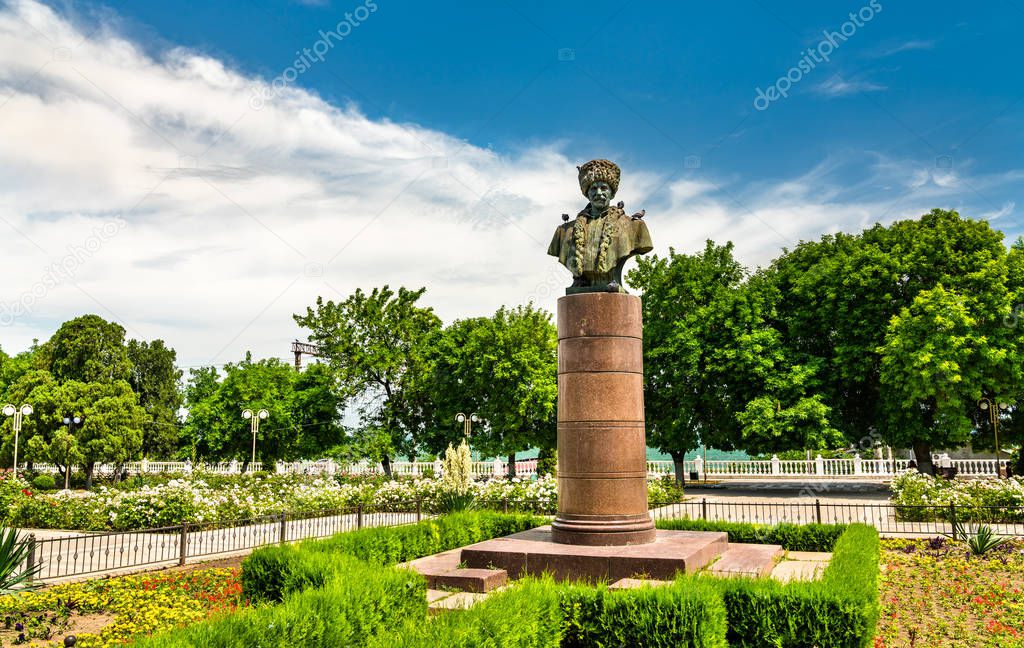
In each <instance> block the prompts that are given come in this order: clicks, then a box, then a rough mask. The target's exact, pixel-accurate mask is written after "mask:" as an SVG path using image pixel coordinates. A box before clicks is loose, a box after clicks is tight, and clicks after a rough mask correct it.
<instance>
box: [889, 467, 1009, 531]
mask: <svg viewBox="0 0 1024 648" xmlns="http://www.w3.org/2000/svg"><path fill="white" fill-rule="evenodd" d="M891 488H892V498H891V499H892V503H893V504H894V505H895V506H896V507H897V512H898V513H899V515H900V517H901V518H902V519H906V520H930V519H934V518H935V517H939V518H941V519H948V518H949V517H950V516H951V515H952V514H951V512H950V506H955V507H956V508H957V510H958V511H959V513H958V518H960V519H963V520H967V519H981V520H986V519H987V520H991V521H1007V522H1010V521H1014V520H1020V519H1024V508H1022V507H1024V478H1022V477H1012V478H1010V479H996V478H994V477H993V478H985V479H953V480H947V479H942V478H938V477H932V476H930V475H924V474H922V473H919V472H917V471H908V472H905V473H903V474H902V475H900V476H899V477H897V478H896V479H894V480H893V482H892V487H891ZM960 516H962V518H961V517H960Z"/></svg>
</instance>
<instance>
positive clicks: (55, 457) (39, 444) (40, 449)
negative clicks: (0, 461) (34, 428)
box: [28, 429, 85, 488]
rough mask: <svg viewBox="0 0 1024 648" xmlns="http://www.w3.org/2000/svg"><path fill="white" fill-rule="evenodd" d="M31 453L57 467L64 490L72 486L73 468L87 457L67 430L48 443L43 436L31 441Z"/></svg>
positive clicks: (52, 437) (60, 431)
mask: <svg viewBox="0 0 1024 648" xmlns="http://www.w3.org/2000/svg"><path fill="white" fill-rule="evenodd" d="M28 449H29V452H31V453H32V455H33V456H34V457H36V458H38V459H40V460H42V461H47V462H49V463H52V464H53V465H55V466H57V470H59V471H60V474H61V476H62V479H63V481H64V488H70V485H71V467H72V466H74V465H76V464H79V463H81V462H82V461H85V455H84V454H82V449H81V448H80V447H79V446H78V439H77V438H75V436H74V435H73V434H71V433H70V432H68V431H67V430H65V429H59V430H57V431H56V432H54V433H53V435H52V436H51V437H50V439H49V442H48V443H47V441H46V440H44V437H42V436H34V437H32V438H31V439H29V444H28Z"/></svg>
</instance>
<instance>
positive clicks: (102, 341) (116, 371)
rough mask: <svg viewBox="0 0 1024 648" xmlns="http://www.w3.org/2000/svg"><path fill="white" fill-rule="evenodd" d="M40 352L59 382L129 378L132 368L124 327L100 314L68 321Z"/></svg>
mask: <svg viewBox="0 0 1024 648" xmlns="http://www.w3.org/2000/svg"><path fill="white" fill-rule="evenodd" d="M39 353H40V354H41V357H42V362H43V366H44V367H45V368H46V369H47V370H48V371H49V372H50V373H52V374H53V377H54V378H56V379H57V381H58V382H65V381H68V380H77V381H79V382H85V383H88V382H114V381H117V380H128V378H129V374H130V371H131V361H130V360H129V359H128V349H127V347H125V343H124V327H122V326H121V325H120V324H117V323H115V322H108V321H106V320H105V319H103V318H102V317H100V316H98V315H83V316H82V317H76V318H75V319H73V320H69V321H67V322H64V323H63V324H61V326H60V328H59V329H57V332H56V333H54V334H53V337H52V338H50V339H49V340H48V341H47V342H46V343H45V344H43V345H42V347H41V348H40V350H39Z"/></svg>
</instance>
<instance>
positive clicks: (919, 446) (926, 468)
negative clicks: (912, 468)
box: [914, 441, 935, 475]
mask: <svg viewBox="0 0 1024 648" xmlns="http://www.w3.org/2000/svg"><path fill="white" fill-rule="evenodd" d="M914 458H915V459H917V470H918V472H921V473H923V474H925V475H934V474H935V465H934V464H932V445H931V444H930V443H928V442H927V441H914Z"/></svg>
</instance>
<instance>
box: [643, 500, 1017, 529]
mask: <svg viewBox="0 0 1024 648" xmlns="http://www.w3.org/2000/svg"><path fill="white" fill-rule="evenodd" d="M651 514H652V515H653V516H654V518H655V519H670V518H689V519H694V520H713V521H725V522H750V523H754V524H778V523H780V522H790V523H793V524H810V523H818V524H852V523H855V522H860V523H863V524H867V525H870V526H873V527H875V528H876V529H878V532H879V533H881V534H882V535H890V536H936V535H952V534H953V532H954V528H955V527H956V526H957V525H960V526H961V527H962V528H965V529H966V530H968V531H970V530H971V529H972V528H974V527H977V526H979V525H986V526H988V527H990V528H991V529H992V531H993V532H995V533H997V534H1000V535H1007V536H1024V506H955V505H949V506H897V505H893V504H879V503H864V504H855V503H842V504H836V503H830V502H828V501H824V502H823V501H821V500H820V499H819V500H815V501H813V502H721V501H711V502H709V501H708V500H707V499H700V500H687V501H685V502H680V503H677V504H668V505H665V506H659V507H654V508H652V509H651Z"/></svg>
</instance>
